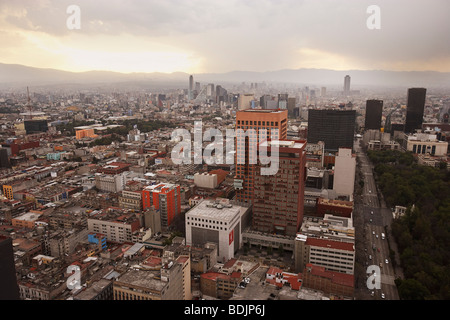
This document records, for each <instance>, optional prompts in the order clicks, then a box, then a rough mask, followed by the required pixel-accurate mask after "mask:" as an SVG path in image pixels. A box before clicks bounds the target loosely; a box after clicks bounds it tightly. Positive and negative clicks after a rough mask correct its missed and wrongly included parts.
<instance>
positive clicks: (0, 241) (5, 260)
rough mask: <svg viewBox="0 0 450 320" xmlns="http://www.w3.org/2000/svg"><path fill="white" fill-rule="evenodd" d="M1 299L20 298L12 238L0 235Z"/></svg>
mask: <svg viewBox="0 0 450 320" xmlns="http://www.w3.org/2000/svg"><path fill="white" fill-rule="evenodd" d="M0 288H1V289H0V300H19V297H20V296H19V286H18V285H17V278H16V268H15V266H14V253H13V245H12V240H11V238H9V237H5V236H2V235H0Z"/></svg>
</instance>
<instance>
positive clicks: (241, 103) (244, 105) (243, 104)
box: [238, 93, 255, 110]
mask: <svg viewBox="0 0 450 320" xmlns="http://www.w3.org/2000/svg"><path fill="white" fill-rule="evenodd" d="M254 98H255V95H254V94H253V93H244V94H239V97H238V109H239V110H245V109H248V108H250V107H251V101H252V100H253V99H254Z"/></svg>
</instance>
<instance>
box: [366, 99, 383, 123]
mask: <svg viewBox="0 0 450 320" xmlns="http://www.w3.org/2000/svg"><path fill="white" fill-rule="evenodd" d="M382 112H383V100H367V101H366V118H365V121H364V128H365V130H371V129H374V130H380V129H381V116H382Z"/></svg>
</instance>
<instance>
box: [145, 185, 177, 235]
mask: <svg viewBox="0 0 450 320" xmlns="http://www.w3.org/2000/svg"><path fill="white" fill-rule="evenodd" d="M180 192H181V189H180V186H179V185H174V184H169V183H160V184H157V185H152V186H147V187H145V188H144V190H142V209H143V210H147V209H149V208H151V207H152V206H154V208H155V209H156V210H159V213H160V219H161V227H162V228H167V227H168V226H170V225H171V223H172V221H173V220H174V219H175V217H177V216H178V215H179V214H180V212H181V193H180Z"/></svg>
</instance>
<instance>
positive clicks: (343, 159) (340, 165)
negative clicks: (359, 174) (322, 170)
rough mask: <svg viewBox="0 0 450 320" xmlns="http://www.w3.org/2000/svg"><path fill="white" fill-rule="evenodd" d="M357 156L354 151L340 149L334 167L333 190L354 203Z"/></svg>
mask: <svg viewBox="0 0 450 320" xmlns="http://www.w3.org/2000/svg"><path fill="white" fill-rule="evenodd" d="M355 174H356V156H355V155H354V154H353V153H352V149H347V148H339V153H338V155H337V156H336V161H335V167H334V184H333V190H334V191H335V192H336V194H337V195H338V196H340V197H345V198H347V199H348V200H350V201H353V191H354V189H355Z"/></svg>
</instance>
